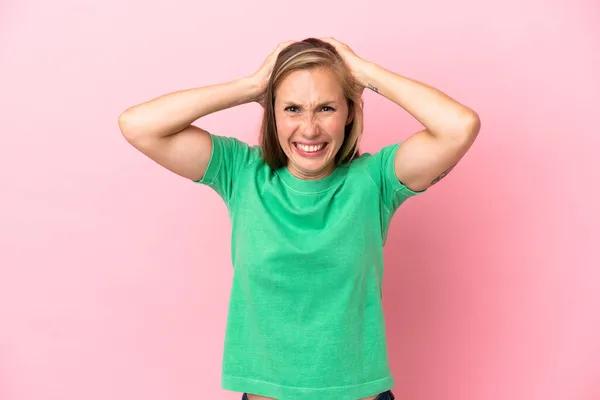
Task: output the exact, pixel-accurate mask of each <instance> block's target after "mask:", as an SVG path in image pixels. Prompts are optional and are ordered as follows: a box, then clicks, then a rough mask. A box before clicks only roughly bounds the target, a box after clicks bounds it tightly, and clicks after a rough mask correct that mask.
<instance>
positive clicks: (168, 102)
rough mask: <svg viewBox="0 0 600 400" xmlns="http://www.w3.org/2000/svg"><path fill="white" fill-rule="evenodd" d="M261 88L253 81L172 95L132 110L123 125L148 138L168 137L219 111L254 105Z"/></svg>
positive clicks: (230, 83)
mask: <svg viewBox="0 0 600 400" xmlns="http://www.w3.org/2000/svg"><path fill="white" fill-rule="evenodd" d="M256 95H257V86H256V84H255V83H254V81H253V80H251V79H249V78H241V79H237V80H234V81H230V82H227V83H221V84H218V85H212V86H205V87H199V88H193V89H187V90H180V91H177V92H173V93H169V94H166V95H163V96H160V97H158V98H155V99H153V100H150V101H147V102H145V103H142V104H139V105H136V106H133V107H130V108H128V109H127V110H125V111H124V112H123V114H121V116H120V117H119V123H120V124H121V125H123V126H126V127H127V128H126V129H128V130H130V131H134V132H138V133H140V134H143V135H144V136H146V137H148V136H154V137H157V138H161V137H166V136H169V135H172V134H174V133H177V132H179V131H181V130H182V129H185V128H186V127H188V126H189V125H191V124H192V123H193V122H194V121H196V120H197V119H199V118H201V117H203V116H205V115H208V114H211V113H214V112H216V111H220V110H224V109H227V108H231V107H235V106H238V105H241V104H244V103H249V102H251V101H254V100H255V98H256Z"/></svg>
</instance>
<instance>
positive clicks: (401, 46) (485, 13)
mask: <svg viewBox="0 0 600 400" xmlns="http://www.w3.org/2000/svg"><path fill="white" fill-rule="evenodd" d="M236 3H237V4H232V2H225V1H223V2H202V1H187V2H185V1H170V2H148V1H135V2H132V1H129V2H117V1H113V2H112V3H111V2H100V1H89V2H81V1H65V0H59V1H53V2H42V1H37V2H34V1H32V0H27V1H23V0H19V1H17V0H12V1H11V0H8V1H7V0H4V1H3V2H2V5H1V6H0V71H1V74H0V88H2V89H0V110H1V111H0V124H1V125H0V127H1V128H0V129H1V138H2V143H1V145H0V163H1V168H0V182H1V185H0V199H1V202H2V203H1V204H2V207H1V208H0V324H1V326H0V399H1V400H81V399H85V400H105V399H113V400H125V399H144V400H159V399H161V400H162V399H165V400H166V399H169V400H172V399H177V400H185V399H190V400H192V399H194V400H197V399H209V398H210V399H223V400H233V399H239V397H240V396H239V395H238V394H236V393H230V392H225V391H223V390H221V389H220V386H219V379H220V366H221V364H220V362H221V346H222V340H223V334H224V329H225V317H226V311H227V301H228V295H229V284H230V278H231V266H230V264H229V243H230V242H229V228H230V227H229V222H228V219H227V212H226V209H225V206H224V205H223V204H222V203H221V201H220V199H219V198H218V197H217V195H216V194H215V193H214V192H212V191H211V190H210V189H208V188H205V187H201V186H197V185H194V184H192V183H190V182H188V181H186V180H185V179H182V178H179V177H177V176H175V175H173V174H171V173H170V172H168V171H167V170H165V169H162V168H161V167H159V166H158V165H156V164H154V163H153V162H151V161H149V160H148V159H146V158H144V157H143V156H142V155H141V154H140V153H138V152H137V151H136V150H134V149H133V148H132V147H130V146H129V145H127V144H126V142H125V141H124V139H123V138H122V137H121V135H120V132H119V130H118V127H117V116H118V115H119V113H120V112H121V111H123V110H124V109H125V108H126V107H128V106H130V105H133V104H135V103H138V102H141V101H144V100H147V99H149V98H151V97H154V96H157V95H160V94H163V93H166V92H169V91H174V90H178V89H183V88H188V87H192V86H200V85H207V84H212V83H218V82H222V81H225V80H230V79H235V78H237V77H241V76H243V75H248V74H251V73H252V72H254V71H255V70H256V69H257V68H258V66H259V65H260V63H261V62H262V61H263V59H264V58H265V57H266V55H267V54H268V53H269V52H270V51H271V50H272V49H273V48H274V46H275V45H276V44H277V43H278V42H280V41H284V40H288V39H296V40H298V39H302V38H304V37H307V36H316V37H322V36H334V37H336V38H338V39H340V40H342V41H344V42H346V43H348V44H349V45H350V46H351V47H352V48H353V49H354V50H355V51H356V52H357V53H358V54H359V55H360V56H362V57H364V58H366V59H368V60H371V61H374V62H377V63H379V64H381V65H383V66H385V67H387V68H389V69H391V70H394V71H397V72H399V73H401V74H405V75H407V76H409V77H413V78H416V79H419V80H422V81H424V82H426V83H429V84H431V85H433V86H435V87H438V88H440V89H442V90H444V91H445V92H447V93H448V94H450V95H451V96H453V97H455V98H457V99H458V100H460V101H463V102H464V103H466V104H468V105H469V106H471V107H473V108H474V109H475V110H476V111H477V112H478V113H479V114H480V116H481V119H482V123H483V126H482V131H481V134H480V136H479V139H478V140H477V142H476V144H475V146H474V147H473V149H472V151H471V152H470V153H469V154H468V156H467V157H466V158H465V159H464V160H463V162H462V163H461V164H460V166H459V167H457V168H456V169H455V171H454V172H453V173H452V174H451V175H450V176H449V177H447V178H446V179H445V180H444V181H442V182H441V183H439V184H438V185H437V186H436V187H434V188H432V189H430V191H429V192H428V193H427V194H426V195H424V196H422V197H419V198H418V199H414V200H411V201H409V202H408V203H406V204H405V206H404V207H402V208H401V209H400V211H399V212H398V214H397V215H396V217H395V219H394V222H393V224H392V228H391V233H390V240H389V245H388V247H387V249H386V259H387V275H386V280H385V288H384V290H385V295H384V299H385V309H386V314H387V318H388V328H389V340H390V353H391V361H392V368H393V371H394V374H395V377H396V380H397V385H396V387H395V388H394V391H395V393H396V394H397V398H398V399H402V400H430V399H431V400H433V399H435V400H475V399H485V400H506V399H511V400H593V399H600V290H598V288H599V287H600V260H599V257H598V246H599V244H600V240H599V239H600V237H599V232H598V226H599V225H600V211H599V208H600V201H599V200H600V199H599V198H598V197H599V196H598V193H599V191H598V188H597V184H596V182H597V181H598V171H599V168H598V167H599V166H600V165H599V163H598V150H600V139H599V137H600V135H599V134H600V130H599V128H598V119H597V118H598V117H597V115H598V106H599V105H600V104H599V98H598V93H599V91H600V77H599V74H598V71H600V28H599V26H600V25H599V24H598V22H600V21H599V20H600V18H599V16H600V6H599V5H598V3H597V2H594V1H593V0H587V1H585V0H576V1H573V0H562V1H559V0H556V1H552V2H548V1H541V0H540V1H538V0H506V1H502V2H485V1H484V2H482V1H475V0H458V1H451V2H446V1H441V0H428V1H416V2H397V1H388V2H385V3H384V2H373V1H368V2H358V3H357V4H356V5H354V6H350V5H349V4H350V3H349V2H347V1H344V2H342V1H330V2H312V1H302V2H265V1H262V2H258V3H256V2H249V1H241V0H239V1H237V2H236ZM228 24H231V25H228ZM365 106H366V129H367V133H366V137H365V139H364V141H363V145H364V146H363V150H365V151H375V150H377V149H378V148H379V147H381V146H383V145H385V144H390V143H393V142H395V141H398V140H402V139H404V138H405V137H406V136H407V135H409V134H410V133H412V132H414V131H415V130H417V129H418V128H419V127H420V126H419V124H418V123H416V122H415V121H414V120H413V119H412V118H411V117H410V116H408V114H406V113H405V112H404V111H402V110H401V109H399V108H398V107H397V106H395V105H394V104H392V103H391V102H389V101H388V100H385V99H382V98H379V97H378V96H377V95H375V94H374V93H370V92H368V93H365ZM259 117H260V108H259V106H258V105H255V104H253V105H246V106H242V107H239V108H237V109H233V110H228V111H225V112H222V113H217V114H213V115H211V116H208V117H206V118H204V119H203V120H201V121H200V122H199V123H198V125H200V126H202V127H205V128H207V129H210V130H212V131H214V132H215V133H218V134H223V135H232V136H237V137H239V138H241V139H243V140H247V141H249V142H255V141H256V131H257V128H258V123H259Z"/></svg>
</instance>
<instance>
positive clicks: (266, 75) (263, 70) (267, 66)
mask: <svg viewBox="0 0 600 400" xmlns="http://www.w3.org/2000/svg"><path fill="white" fill-rule="evenodd" d="M295 42H296V40H288V41H286V42H282V43H279V44H278V45H277V47H276V48H275V50H273V52H272V53H271V54H269V56H268V57H267V58H266V60H265V61H264V62H263V64H262V65H261V66H260V68H259V69H258V71H256V72H255V73H254V74H253V75H252V76H251V77H250V79H251V80H252V81H254V83H255V85H256V87H257V89H256V96H255V98H254V101H256V102H257V103H259V104H260V105H261V106H262V107H264V106H265V103H264V102H265V98H264V97H265V92H266V90H267V86H268V84H269V79H271V73H272V72H273V67H274V66H275V61H276V60H277V56H278V55H279V53H280V52H281V51H282V50H283V49H285V48H286V47H287V46H289V45H290V44H292V43H295Z"/></svg>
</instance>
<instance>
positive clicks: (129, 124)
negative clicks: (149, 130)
mask: <svg viewBox="0 0 600 400" xmlns="http://www.w3.org/2000/svg"><path fill="white" fill-rule="evenodd" d="M131 114H132V112H131V109H127V110H125V111H124V112H122V113H121V114H120V115H119V118H118V120H117V123H118V125H119V129H120V130H121V134H122V135H123V137H124V138H125V139H126V140H127V141H128V142H130V143H131V142H133V141H134V140H137V139H138V138H139V136H140V132H139V129H136V127H135V123H134V121H133V118H132V115H131Z"/></svg>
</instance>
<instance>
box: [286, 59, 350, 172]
mask: <svg viewBox="0 0 600 400" xmlns="http://www.w3.org/2000/svg"><path fill="white" fill-rule="evenodd" d="M275 119H276V125H277V136H278V138H279V144H280V145H281V147H282V149H283V151H284V153H285V154H286V155H287V157H288V165H287V167H288V170H289V171H290V173H292V174H293V175H294V176H296V177H297V178H300V179H320V178H323V177H325V176H327V175H329V174H330V173H331V171H333V169H334V168H335V155H336V154H337V152H338V151H339V149H340V147H342V143H343V142H344V128H345V126H346V125H347V124H349V123H350V122H351V121H352V116H350V115H348V105H347V103H346V98H345V96H344V93H343V90H342V86H341V85H340V83H339V81H338V79H337V77H336V75H335V74H334V73H333V72H332V71H331V70H330V69H328V68H322V67H316V68H311V69H306V70H299V71H294V72H292V73H290V74H289V75H288V76H287V77H286V78H285V79H284V80H283V81H282V82H281V84H280V85H279V87H278V88H277V90H276V91H275Z"/></svg>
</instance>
